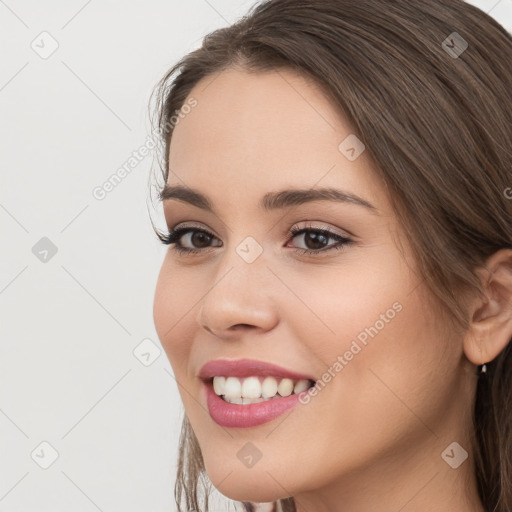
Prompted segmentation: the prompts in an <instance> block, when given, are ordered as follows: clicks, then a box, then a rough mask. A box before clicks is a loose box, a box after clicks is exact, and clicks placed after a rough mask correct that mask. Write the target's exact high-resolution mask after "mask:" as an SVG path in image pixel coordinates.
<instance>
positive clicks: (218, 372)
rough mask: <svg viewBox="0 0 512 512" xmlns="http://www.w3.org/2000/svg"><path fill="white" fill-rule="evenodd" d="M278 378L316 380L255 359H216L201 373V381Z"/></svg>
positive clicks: (203, 368)
mask: <svg viewBox="0 0 512 512" xmlns="http://www.w3.org/2000/svg"><path fill="white" fill-rule="evenodd" d="M252 375H254V376H256V377H258V376H261V377H278V378H282V379H285V378H288V379H292V380H301V379H304V380H312V381H313V382H314V381H315V380H316V379H315V378H314V377H312V376H311V375H303V374H300V373H296V372H293V371H291V370H287V369H286V368H282V367H280V366H277V365H275V364H272V363H265V362H263V361H256V360H255V359H215V360H213V361H210V362H208V363H206V364H205V365H204V366H203V367H202V368H201V371H200V372H199V377H200V378H201V379H210V378H212V377H215V376H218V377H251V376H252Z"/></svg>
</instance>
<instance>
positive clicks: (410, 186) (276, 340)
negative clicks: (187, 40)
mask: <svg viewBox="0 0 512 512" xmlns="http://www.w3.org/2000/svg"><path fill="white" fill-rule="evenodd" d="M511 62H512V37H511V36H510V34H508V33H507V32H506V31H505V29H503V27H501V26H500V25H499V24H498V23H497V22H496V21H494V20H493V19H492V18H490V17H489V16H488V15H486V14H485V13H483V12H482V11H480V10H478V9H476V8H475V7H472V6H471V5H468V4H466V3H464V2H463V1H461V0H449V1H448V0H430V1H428V2H424V1H423V0H388V1H380V0H379V1H377V0H358V1H357V2H355V1H353V0H350V1H349V0H321V1H314V2H313V1H305V0H273V1H271V2H267V3H259V4H257V5H255V6H254V8H253V9H252V10H251V12H250V13H249V14H248V15H247V16H246V17H245V18H243V19H241V20H240V21H238V22H237V23H235V24H234V25H232V26H229V27H226V28H223V29H220V30H217V31H215V32H213V33H211V34H209V35H208V36H206V38H205V39H204V42H203V45H202V47H201V48H199V49H197V50H195V51H193V52H191V53H190V54H188V55H186V56H185V57H184V58H183V59H182V60H181V61H180V62H178V63H177V64H176V65H175V66H174V67H173V68H172V69H171V70H170V71H169V72H168V73H167V74H166V76H165V77H164V78H163V79H162V81H161V82H160V84H159V87H158V89H157V96H156V98H157V100H158V101H157V115H158V119H157V123H158V129H159V132H160V134H161V136H162V142H163V147H162V156H163V162H162V165H163V167H162V170H163V183H162V184H161V190H160V198H161V199H162V202H163V208H164V212H165V218H166V223H167V226H168V229H169V232H168V233H161V232H158V231H157V234H158V236H159V238H160V240H162V241H163V242H164V243H165V244H169V245H170V247H169V250H168V252H167V253H166V256H165V259H164V261H163V265H162V268H161V271H160V275H159V279H158V283H157V288H156V293H155V303H154V320H155V325H156V329H157V332H158V335H159V337H160V340H161V342H162V345H163V347H164V349H165V351H166V353H167V356H168V358H169V360H170V363H171V365H172V367H173V370H174V374H175V377H176V380H177V383H178V385H179V390H180V394H181V398H182V400H183V404H184V407H185V413H186V416H185V420H184V422H183V430H182V436H181V439H180V451H179V464H178V478H177V483H176V488H175V495H176V501H177V504H178V507H179V510H207V509H208V493H207V490H206V489H207V487H208V486H209V483H210V482H211V483H213V485H214V486H215V487H216V488H217V489H218V490H219V491H220V492H221V493H222V494H224V495H225V496H227V497H229V498H231V499H233V500H236V501H240V502H242V503H243V504H244V507H245V509H246V510H253V504H254V503H273V506H274V509H275V510H287V511H292V510H296V511H300V512H306V511H314V512H323V511H340V512H345V511H350V512H362V511H365V512H368V511H378V512H390V511H397V510H401V511H415V512H423V511H431V510H436V511H450V512H462V511H464V512H468V511H471V512H477V511H478V512H481V511H496V512H498V511H499V512H505V511H509V510H512V355H511V348H510V347H511V344H510V343H509V341H510V339H511V337H512V315H511V305H512V201H511V198H512V188H511V187H512V93H511V91H512V66H511ZM203 501H204V504H203V503H202V502H203ZM183 504H184V507H185V508H182V505H183Z"/></svg>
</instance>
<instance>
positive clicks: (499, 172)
mask: <svg viewBox="0 0 512 512" xmlns="http://www.w3.org/2000/svg"><path fill="white" fill-rule="evenodd" d="M454 32H456V33H457V34H458V35H460V36H462V38H463V39H464V40H465V41H466V42H467V43H468V47H467V49H465V51H463V53H461V54H453V53H450V52H449V49H450V48H452V49H453V48H455V50H456V49H457V48H460V50H461V51H462V50H463V47H462V46H461V45H460V44H459V43H457V44H458V46H457V44H456V46H455V47H454V41H457V39H454V37H455V38H457V37H458V36H454V35H453V33H454ZM444 41H447V43H443V42H444ZM459 53H460V52H459ZM511 63H512V36H511V35H510V34H509V33H508V32H507V31H506V30H505V29H504V28H503V27H502V26H501V25H500V24H499V23H497V22H496V21H495V20H494V19H493V18H491V17H490V16H488V15H487V14H485V13H484V12H483V11H481V10H479V9H477V8H475V7H473V6H471V5H470V4H467V3H465V2H464V1H463V0H429V1H428V2H425V1H424V0H385V1H383V0H358V1H357V2H356V1H353V0H315V1H313V0H272V1H268V2H260V3H257V4H255V5H254V6H253V7H252V8H251V10H250V11H249V13H248V14H247V15H246V16H245V17H243V18H242V19H240V20H239V21H237V22H236V23H234V24H233V25H231V26H228V27H226V28H222V29H219V30H216V31H214V32H212V33H210V34H208V35H207V36H206V37H205V38H204V40H203V44H202V46H201V47H200V48H199V49H197V50H195V51H192V52H191V53H189V54H187V55H186V56H184V57H183V58H182V59H181V60H180V61H179V62H178V63H176V64H175V65H174V66H173V67H172V68H171V69H170V70H169V72H168V73H167V74H166V75H165V76H164V77H163V78H162V80H161V81H160V83H159V84H158V86H157V88H156V89H155V97H156V107H155V109H156V113H157V127H158V128H157V129H158V131H159V133H160V135H161V144H162V145H163V147H162V154H163V155H164V159H163V161H162V162H161V164H162V173H163V178H164V182H166V181H167V178H168V173H169V168H168V164H169V161H168V151H169V144H170V139H171V136H172V131H173V128H174V126H175V124H176V121H177V120H179V116H178V114H179V115H181V109H182V107H183V105H184V103H185V100H186V99H187V97H188V95H189V93H190V91H191V89H192V88H193V87H194V86H195V85H196V84H197V83H198V81H199V80H200V79H202V78H204V77H207V76H208V75H211V74H213V73H217V72H220V71H222V70H225V69H228V68H233V67H240V68H241V69H244V70H246V71H249V72H258V71H266V70H279V69H283V68H287V69H292V70H295V71H297V72H299V73H301V74H302V75H303V76H308V77H312V78H313V79H314V80H315V82H316V83H317V84H319V85H320V86H321V87H322V88H323V90H325V93H326V94H327V95H328V96H329V98H330V99H332V101H333V104H334V105H336V106H337V107H339V109H340V113H342V114H343V115H344V116H345V117H346V119H347V120H348V121H349V122H350V123H351V124H352V126H353V127H354V130H356V131H355V133H356V135H357V136H358V137H359V138H360V139H361V140H362V141H363V143H364V144H365V145H366V150H367V151H368V152H369V153H370V156H371V158H372V159H373V161H375V162H376V163H377V169H376V171H377V172H378V173H379V175H380V176H381V177H382V179H383V180H384V182H385V183H386V185H387V188H388V191H389V194H390V197H392V199H393V207H394V209H395V212H396V215H397V217H398V219H399V221H400V223H401V225H402V226H403V228H404V230H405V232H406V234H407V236H408V239H409V241H410V243H411V246H412V249H413V252H414V255H415V257H416V258H417V262H418V264H419V268H420V269H421V273H422V277H423V279H424V280H425V282H426V284H427V286H428V287H429V289H430V290H431V291H432V293H433V295H434V296H435V297H436V298H437V299H438V304H439V305H440V306H441V308H440V309H441V310H442V311H446V312H448V314H449V315H450V318H451V319H453V320H454V324H456V325H459V326H461V327H462V328H463V329H466V328H467V327H468V325H469V324H468V318H467V311H466V310H465V308H464V306H463V301H462V300H461V297H462V295H463V292H467V291H470V292H477V293H480V292H481V283H480V280H479V279H478V278H477V275H476V274H475V272H474V271H475V268H476V267H478V266H481V265H484V264H485V260H486V259H487V258H488V257H489V256H490V255H491V254H493V253H494V252H495V251H497V250H499V249H501V248H506V247H512V201H511V200H510V199H508V198H507V197H506V196H507V194H506V193H505V190H506V189H507V188H508V187H510V186H512V153H511V151H512V65H511ZM157 235H158V236H159V237H161V234H160V233H157ZM511 346H512V344H511V343H509V344H508V345H507V347H506V348H505V349H504V350H503V351H502V352H501V353H500V354H499V355H498V356H497V357H496V358H495V359H494V360H493V361H491V362H489V363H488V364H487V373H486V374H484V375H483V376H482V377H480V379H479V383H478V386H477V391H476V397H475V405H474V414H473V427H474V443H473V444H474V446H473V452H474V456H475V471H476V477H477V482H478V491H479V494H480V497H481V500H482V503H483V505H484V507H485V509H486V511H489V512H491V511H492V512H505V511H507V512H508V511H509V510H512V353H511V352H512V349H511ZM201 481H202V483H203V487H206V488H207V487H209V485H210V483H209V481H208V478H207V476H206V473H205V468H204V464H203V459H202V455H201V450H200V448H199V445H198V442H197V438H196V437H195V435H194V432H193V430H192V428H191V426H190V423H189V422H188V419H187V418H186V416H185V419H184V422H183V426H182V434H181V438H180V450H179V461H178V476H177V481H176V487H175V497H176V501H177V505H178V509H179V510H180V511H181V510H182V509H181V508H180V507H181V501H182V498H185V505H186V508H187V509H188V510H201V505H200V503H199V499H200V494H203V499H204V506H205V509H207V508H208V489H206V492H202V493H201V492H200V491H201V489H200V486H199V484H200V482H201ZM203 490H204V489H203ZM244 505H245V508H246V510H251V505H250V504H248V503H247V504H244ZM275 506H276V507H278V508H279V509H280V510H285V511H294V510H295V505H294V501H293V498H291V497H290V498H288V499H285V500H279V501H278V502H276V503H275Z"/></svg>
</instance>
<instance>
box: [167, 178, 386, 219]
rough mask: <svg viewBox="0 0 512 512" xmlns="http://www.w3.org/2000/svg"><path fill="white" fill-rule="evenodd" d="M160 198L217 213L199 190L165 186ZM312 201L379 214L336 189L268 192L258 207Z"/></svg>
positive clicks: (347, 193)
mask: <svg viewBox="0 0 512 512" xmlns="http://www.w3.org/2000/svg"><path fill="white" fill-rule="evenodd" d="M159 196H160V200H161V201H168V200H170V199H175V200H177V201H182V202H185V203H189V204H191V205H193V206H196V207H197V208H201V209H203V210H206V211H209V212H211V213H215V212H214V209H213V205H212V202H211V201H210V199H208V197H207V196H205V195H204V194H202V193H201V192H199V191H198V190H195V189H193V188H190V187H186V186H183V185H168V184H165V186H164V188H163V189H162V190H161V191H160V194H159ZM312 201H335V202H341V203H347V204H354V205H358V206H362V207H364V208H366V209H367V210H369V211H370V212H371V213H373V214H375V215H378V214H379V213H378V212H379V211H378V209H377V208H376V207H375V206H374V205H373V204H371V203H369V202H368V201H367V200H366V199H363V198H362V197H359V196H358V195H356V194H352V193H350V192H345V191H343V190H338V189H336V188H315V189H286V190H281V191H279V192H268V193H267V194H265V195H264V196H263V197H262V199H261V201H260V203H259V205H258V206H259V207H260V208H262V209H263V210H265V211H272V210H279V209H283V208H289V207H291V206H297V205H301V204H304V203H309V202H312Z"/></svg>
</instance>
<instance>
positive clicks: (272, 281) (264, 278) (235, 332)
mask: <svg viewBox="0 0 512 512" xmlns="http://www.w3.org/2000/svg"><path fill="white" fill-rule="evenodd" d="M230 261H231V262H232V264H230V265H229V266H228V267H226V266H223V270H222V272H218V273H216V275H215V280H214V282H212V284H211V285H210V286H209V291H208V292H207V293H206V295H205V297H204V299H203V302H202V304H201V306H200V308H199V311H198V316H197V322H198V324H199V325H200V326H201V327H202V328H203V329H204V330H205V331H206V332H208V333H209V334H210V335H214V336H216V337H218V338H220V339H224V340H233V339H237V338H239V337H240V336H242V335H243V334H244V333H245V332H251V331H252V332H266V331H269V330H271V329H273V328H274V327H275V326H276V325H277V323H278V321H279V320H278V312H277V301H276V297H275V295H274V294H275V293H276V292H278V286H277V285H278V284H279V282H278V281H277V280H276V278H275V276H273V274H272V272H270V270H269V269H268V268H267V266H266V265H265V262H264V261H258V262H253V263H250V264H249V263H245V262H244V261H240V262H236V261H234V262H233V260H231V259H230ZM281 293H282V290H281Z"/></svg>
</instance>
